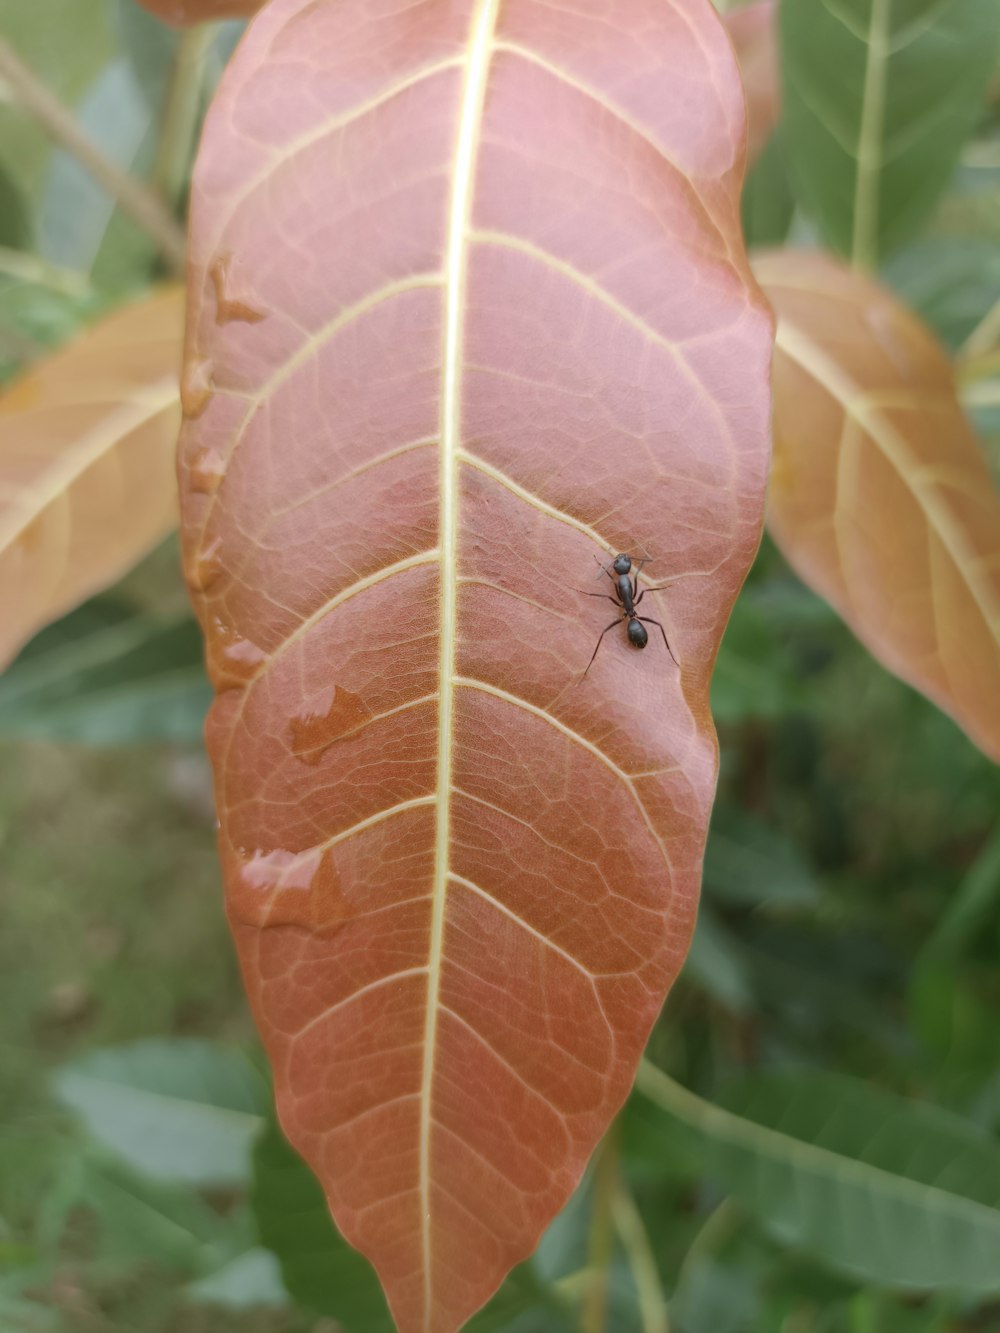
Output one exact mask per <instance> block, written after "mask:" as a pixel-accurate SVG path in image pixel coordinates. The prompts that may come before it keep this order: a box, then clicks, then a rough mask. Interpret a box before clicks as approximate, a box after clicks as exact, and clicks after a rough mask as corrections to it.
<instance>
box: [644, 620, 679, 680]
mask: <svg viewBox="0 0 1000 1333" xmlns="http://www.w3.org/2000/svg"><path fill="white" fill-rule="evenodd" d="M636 619H637V620H641V621H642V623H643V624H644V625H655V626H656V628H657V629H658V630H659V631H660V633H661V634H662V635H663V642H664V643H665V644H666V646H667V652H668V653H669V654H670V656H671V658H672V659H673V663H674V666H675V667H678V668H679V667H680V662H678V660H677V658H676V657H674V650H673V648H671V646H670V641H669V639H668V638H667V631H666V630H665V629H664V628H663V626H662V625H661V624H660V622H659V621H658V620H647V619H646V617H645V616H636Z"/></svg>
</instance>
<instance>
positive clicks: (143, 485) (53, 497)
mask: <svg viewBox="0 0 1000 1333" xmlns="http://www.w3.org/2000/svg"><path fill="white" fill-rule="evenodd" d="M181 311H182V296H181V292H180V291H179V290H174V289H170V290H167V291H163V292H160V293H157V294H156V295H153V296H150V297H147V298H146V299H145V300H143V301H140V302H139V303H138V304H136V305H132V306H129V307H128V308H127V309H125V310H122V311H119V312H118V313H116V314H114V315H112V316H110V318H108V319H105V320H103V321H102V322H101V323H99V324H97V325H96V326H95V327H94V328H92V329H90V330H89V331H88V332H87V333H85V334H84V335H83V336H82V337H81V338H79V339H77V340H76V341H75V342H73V343H71V344H70V345H69V346H68V347H66V348H64V349H62V350H61V351H59V352H57V353H56V354H55V355H54V356H52V357H49V358H48V360H46V361H44V362H43V363H42V364H41V365H39V366H38V367H37V368H36V369H34V370H33V371H31V372H30V373H29V374H28V375H26V376H25V377H24V378H23V379H22V380H20V381H19V382H18V383H17V384H15V385H14V386H13V387H12V388H11V389H10V390H9V391H8V392H7V393H6V395H5V396H4V397H3V399H2V400H0V589H2V592H0V667H2V666H4V665H5V664H6V663H7V662H8V661H9V660H10V659H11V658H12V657H13V656H14V654H15V653H16V652H17V650H18V649H19V648H20V647H21V645H22V644H23V643H24V642H25V641H26V640H27V639H29V638H30V637H31V635H32V634H33V633H34V632H35V631H36V630H37V629H39V628H40V627H41V626H42V625H44V624H47V623H48V622H49V621H50V620H54V619H55V618H56V617H57V616H59V615H61V614H62V613H63V612H64V611H68V610H69V609H70V607H72V606H75V605H76V604H77V603H78V602H81V601H83V599H84V598H85V597H88V596H90V595H91V594H92V593H94V592H97V591H98V590H99V589H100V588H103V587H106V586H107V585H108V584H109V583H113V582H114V581H115V580H116V579H118V578H119V577H121V575H122V574H124V573H126V572H127V571H128V570H129V569H131V567H132V566H133V565H134V564H135V563H136V561H137V560H139V558H140V557H141V556H143V555H145V554H146V552H147V551H149V550H150V549H151V548H152V547H153V546H154V545H155V544H156V543H157V542H158V541H159V540H160V539H161V538H162V537H164V536H165V535H166V533H167V532H169V531H170V529H171V528H172V527H173V525H174V524H175V523H176V521H177V500H176V488H175V482H174V442H175V440H176V434H177V425H178V418H179V410H178V402H177V374H178V359H179V358H178V349H179V341H180V331H181V321H182V313H181Z"/></svg>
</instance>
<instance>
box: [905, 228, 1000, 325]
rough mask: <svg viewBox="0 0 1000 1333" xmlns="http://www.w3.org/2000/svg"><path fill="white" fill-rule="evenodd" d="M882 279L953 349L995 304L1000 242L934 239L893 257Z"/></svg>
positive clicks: (998, 289)
mask: <svg viewBox="0 0 1000 1333" xmlns="http://www.w3.org/2000/svg"><path fill="white" fill-rule="evenodd" d="M882 276H883V277H884V278H885V279H886V281H887V282H889V284H890V285H891V286H892V287H894V288H895V289H896V291H897V292H898V293H899V294H900V296H902V297H903V298H904V299H905V300H906V301H907V302H908V304H909V305H911V306H912V307H913V308H914V310H916V311H917V313H918V314H919V315H922V316H923V318H924V319H925V320H926V321H927V323H928V324H929V325H930V326H931V328H932V329H934V331H935V332H936V333H937V334H938V336H939V337H940V338H941V340H942V342H944V343H945V344H946V345H947V346H948V347H949V348H951V350H952V351H957V350H958V348H959V347H961V345H962V344H963V343H964V342H965V340H966V338H968V336H969V334H970V333H971V332H972V331H973V329H974V328H976V326H977V325H978V324H979V323H980V322H981V321H982V320H983V318H984V317H985V316H986V315H987V314H988V313H989V311H990V310H992V309H993V308H994V306H995V305H996V304H997V302H998V301H1000V242H998V241H995V240H988V239H984V238H982V237H977V236H934V237H931V238H929V239H927V240H923V241H918V242H917V243H916V244H914V245H910V246H907V247H906V249H905V250H901V251H900V252H899V253H898V254H895V255H893V257H892V258H891V259H890V260H889V262H888V263H887V264H886V266H885V268H884V269H883V271H882Z"/></svg>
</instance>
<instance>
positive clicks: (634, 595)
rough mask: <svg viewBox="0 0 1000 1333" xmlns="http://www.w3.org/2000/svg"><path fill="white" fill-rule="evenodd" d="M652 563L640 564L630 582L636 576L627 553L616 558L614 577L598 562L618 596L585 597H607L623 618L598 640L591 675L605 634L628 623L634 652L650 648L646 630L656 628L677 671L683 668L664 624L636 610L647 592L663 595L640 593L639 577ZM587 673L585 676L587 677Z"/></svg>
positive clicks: (608, 628)
mask: <svg viewBox="0 0 1000 1333" xmlns="http://www.w3.org/2000/svg"><path fill="white" fill-rule="evenodd" d="M594 559H595V560H597V557H596V556H595V557H594ZM648 561H649V557H648V556H647V557H646V559H644V560H640V561H639V563H638V564H637V565H636V567H635V574H634V575H633V576H632V577H631V578H630V577H629V576H630V574H631V573H632V557H631V556H630V555H628V554H626V552H624V551H623V552H622V553H621V555H616V556H615V558H614V562H613V563H612V566H611V569H613V570H614V574H612V572H611V569H608V567H607V565H601V562H600V560H597V563H598V564H599V565H601V573H603V574H607V576H608V578H609V579H610V580H611V582H612V583H613V584H614V587H615V595H614V597H611V596H609V595H608V594H607V593H603V592H588V593H585V594H584V596H585V597H607V598H608V601H609V602H613V603H614V604H615V606H617V607H620V608H621V614H620V615H618V616H616V617H615V619H614V620H612V622H611V624H610V625H608V627H607V629H603V630H602V631H601V634H600V637H599V638H598V640H597V648H595V649H594V652H593V655H592V656H591V659H590V661H589V662H588V663H587V671H589V670H590V668H591V667H592V666H593V665H594V658H595V657H596V656H597V649H598V648H600V646H601V644H602V642H603V641H604V636H605V634H608V633H610V631H611V630H613V629H614V627H615V626H616V625H619V624H621V622H622V621H623V620H624V621H625V622H626V623H627V627H628V628H627V633H628V641H629V643H630V644H631V645H632V647H633V648H645V646H646V644H647V643H648V642H649V633H648V631H647V630H646V626H647V625H655V626H656V628H657V629H658V630H659V631H660V633H661V634H662V635H663V642H664V644H665V645H666V649H667V652H668V653H669V654H670V656H671V658H672V659H673V662H674V665H675V666H677V667H679V666H680V662H678V661H677V658H676V657H674V651H673V649H672V648H671V647H670V643H669V641H668V639H667V631H666V630H665V629H664V628H663V626H662V625H661V624H660V622H659V621H658V620H653V619H651V618H650V617H648V616H640V615H639V613H638V611H637V610H636V607H637V606H638V605H639V603H640V602H641V601H642V599H643V598H644V597H645V595H646V593H647V592H659V588H643V589H642V591H641V592H640V591H639V575H640V573H641V572H642V567H643V565H645V564H647V563H648ZM598 577H600V576H598ZM664 586H666V585H664ZM587 671H585V672H584V673H583V674H584V675H586V674H587Z"/></svg>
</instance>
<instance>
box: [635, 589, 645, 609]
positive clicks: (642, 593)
mask: <svg viewBox="0 0 1000 1333" xmlns="http://www.w3.org/2000/svg"><path fill="white" fill-rule="evenodd" d="M646 592H647V589H646V588H643V589H642V590H641V592H640V593H639V595H638V597H637V596H636V595H635V594H634V593H633V595H632V605H633V606H638V605H639V603H640V602H641V601H642V599H643V598H644V597H645V596H646Z"/></svg>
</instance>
